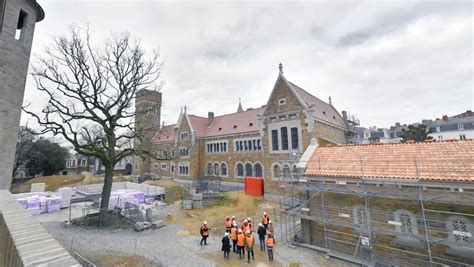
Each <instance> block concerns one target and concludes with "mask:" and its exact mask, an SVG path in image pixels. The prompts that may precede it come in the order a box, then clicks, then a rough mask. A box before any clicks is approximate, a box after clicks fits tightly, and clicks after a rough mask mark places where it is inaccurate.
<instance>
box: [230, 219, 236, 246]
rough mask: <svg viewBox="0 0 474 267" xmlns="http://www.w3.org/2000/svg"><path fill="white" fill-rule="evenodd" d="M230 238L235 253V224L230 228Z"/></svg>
mask: <svg viewBox="0 0 474 267" xmlns="http://www.w3.org/2000/svg"><path fill="white" fill-rule="evenodd" d="M230 240H232V251H233V252H236V253H237V224H234V225H232V228H231V229H230Z"/></svg>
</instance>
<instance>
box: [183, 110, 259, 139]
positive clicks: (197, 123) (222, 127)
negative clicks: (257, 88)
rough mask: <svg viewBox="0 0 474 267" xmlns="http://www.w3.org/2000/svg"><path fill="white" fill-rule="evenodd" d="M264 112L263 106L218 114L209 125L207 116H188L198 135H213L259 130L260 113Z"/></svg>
mask: <svg viewBox="0 0 474 267" xmlns="http://www.w3.org/2000/svg"><path fill="white" fill-rule="evenodd" d="M262 112H263V108H257V109H248V110H246V111H241V112H236V113H231V114H226V115H222V116H217V117H215V118H214V121H213V122H212V124H211V125H210V126H209V127H207V118H204V117H199V116H196V115H188V117H189V120H190V121H191V125H192V127H193V129H194V130H195V131H196V133H197V136H198V137H213V136H221V135H230V134H239V133H250V132H258V130H259V129H258V114H261V113H262Z"/></svg>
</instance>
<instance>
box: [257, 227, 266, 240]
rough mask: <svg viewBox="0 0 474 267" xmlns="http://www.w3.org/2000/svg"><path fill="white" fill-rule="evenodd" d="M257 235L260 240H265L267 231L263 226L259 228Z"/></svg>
mask: <svg viewBox="0 0 474 267" xmlns="http://www.w3.org/2000/svg"><path fill="white" fill-rule="evenodd" d="M257 234H258V238H259V239H265V235H266V234H267V233H266V231H265V228H263V226H261V227H258V230H257Z"/></svg>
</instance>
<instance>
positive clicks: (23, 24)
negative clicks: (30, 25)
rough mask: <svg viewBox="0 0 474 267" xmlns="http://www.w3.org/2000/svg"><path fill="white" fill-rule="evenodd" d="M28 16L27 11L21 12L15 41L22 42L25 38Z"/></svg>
mask: <svg viewBox="0 0 474 267" xmlns="http://www.w3.org/2000/svg"><path fill="white" fill-rule="evenodd" d="M27 16H28V14H27V13H26V12H25V11H23V10H20V14H19V16H18V24H17V27H16V33H15V39H16V40H20V39H22V37H23V36H24V29H25V27H26V17H27Z"/></svg>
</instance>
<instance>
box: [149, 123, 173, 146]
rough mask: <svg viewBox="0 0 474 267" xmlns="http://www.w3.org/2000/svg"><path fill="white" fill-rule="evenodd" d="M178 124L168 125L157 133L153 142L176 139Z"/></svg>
mask: <svg viewBox="0 0 474 267" xmlns="http://www.w3.org/2000/svg"><path fill="white" fill-rule="evenodd" d="M175 127H176V124H171V125H166V126H164V127H161V129H160V130H159V131H158V132H157V133H156V134H155V136H154V137H153V139H152V142H153V143H159V142H168V141H173V140H174V128H175Z"/></svg>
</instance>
